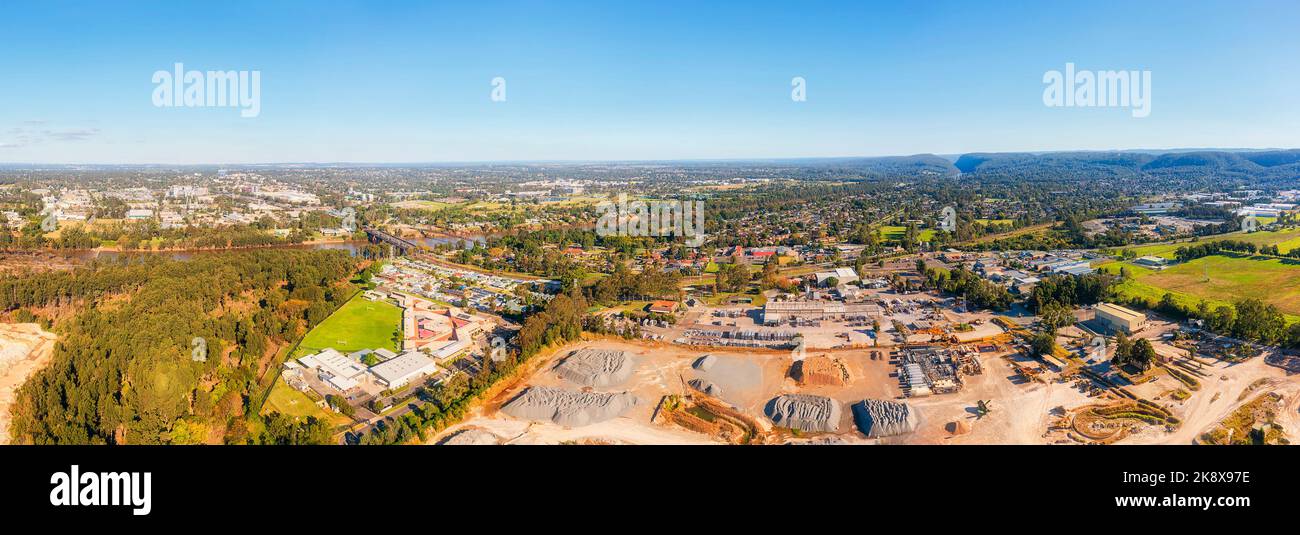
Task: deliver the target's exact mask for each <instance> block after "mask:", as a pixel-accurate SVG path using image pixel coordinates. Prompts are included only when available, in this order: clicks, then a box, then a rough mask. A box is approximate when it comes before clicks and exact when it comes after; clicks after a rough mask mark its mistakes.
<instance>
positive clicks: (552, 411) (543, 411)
mask: <svg viewBox="0 0 1300 535" xmlns="http://www.w3.org/2000/svg"><path fill="white" fill-rule="evenodd" d="M637 403H638V400H637V398H636V396H634V395H632V394H630V393H628V392H614V393H600V392H579V391H575V390H565V389H562V388H551V387H546V386H534V387H529V388H528V390H525V391H524V393H523V394H520V395H519V397H517V398H515V399H513V400H511V401H510V403H507V404H506V406H505V407H502V408H501V411H502V412H504V413H506V414H509V415H510V416H514V417H515V418H523V419H527V420H537V421H551V422H555V423H557V424H560V425H563V426H565V427H582V426H584V425H590V424H594V423H598V422H603V421H605V420H609V419H613V418H617V417H618V416H620V415H622V414H623V413H624V412H627V410H628V409H631V408H632V407H635V406H636V405H637Z"/></svg>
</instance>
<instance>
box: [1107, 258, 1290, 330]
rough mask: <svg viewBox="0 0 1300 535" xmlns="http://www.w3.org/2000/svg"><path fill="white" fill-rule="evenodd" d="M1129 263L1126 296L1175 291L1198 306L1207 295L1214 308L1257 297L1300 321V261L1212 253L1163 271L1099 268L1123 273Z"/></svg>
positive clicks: (1112, 265)
mask: <svg viewBox="0 0 1300 535" xmlns="http://www.w3.org/2000/svg"><path fill="white" fill-rule="evenodd" d="M1121 265H1123V266H1124V267H1127V268H1128V270H1129V273H1130V274H1131V276H1132V279H1130V280H1127V281H1124V282H1123V283H1121V284H1120V285H1119V286H1118V287H1117V288H1116V289H1117V291H1118V292H1119V293H1120V295H1122V296H1125V297H1141V298H1143V299H1146V300H1148V301H1153V302H1155V301H1159V300H1160V298H1161V297H1163V296H1164V294H1165V293H1166V292H1167V293H1172V294H1173V295H1174V300H1175V301H1177V302H1179V303H1180V304H1183V305H1186V306H1188V307H1191V308H1195V307H1196V304H1197V302H1199V301H1200V300H1201V299H1205V300H1206V301H1207V302H1208V303H1209V304H1210V307H1211V308H1214V307H1217V306H1219V305H1231V304H1232V303H1233V302H1234V301H1236V300H1238V299H1241V298H1247V297H1253V298H1256V299H1259V300H1261V301H1264V302H1266V303H1270V304H1273V305H1275V306H1277V308H1278V309H1279V310H1281V311H1282V312H1283V313H1285V314H1286V315H1287V317H1288V319H1289V320H1290V321H1297V320H1300V262H1297V261H1293V260H1286V259H1280V258H1264V257H1236V256H1218V255H1216V256H1207V257H1203V258H1197V259H1195V260H1192V261H1190V262H1185V263H1182V264H1178V265H1175V266H1173V267H1170V268H1168V269H1165V270H1162V271H1155V270H1151V269H1146V268H1143V267H1141V266H1135V265H1132V264H1126V263H1125V264H1121V263H1120V262H1108V263H1104V264H1100V265H1099V266H1098V269H1099V270H1101V271H1106V272H1108V273H1118V272H1119V267H1120V266H1121Z"/></svg>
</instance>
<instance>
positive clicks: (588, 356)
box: [555, 349, 632, 388]
mask: <svg viewBox="0 0 1300 535" xmlns="http://www.w3.org/2000/svg"><path fill="white" fill-rule="evenodd" d="M555 371H556V372H557V373H559V374H560V377H562V378H564V379H565V380H566V381H569V382H571V383H573V384H576V385H580V386H590V387H596V388H600V387H606V386H614V385H617V384H619V383H622V382H623V381H626V380H627V378H628V377H631V376H632V355H629V354H628V353H627V352H626V351H619V350H616V349H579V350H577V351H574V352H573V353H570V354H569V357H568V358H566V359H564V362H562V363H560V365H559V366H556V368H555Z"/></svg>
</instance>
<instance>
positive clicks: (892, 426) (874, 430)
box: [853, 399, 919, 438]
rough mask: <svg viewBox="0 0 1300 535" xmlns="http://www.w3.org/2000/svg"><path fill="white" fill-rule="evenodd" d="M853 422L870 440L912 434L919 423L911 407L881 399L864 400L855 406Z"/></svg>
mask: <svg viewBox="0 0 1300 535" xmlns="http://www.w3.org/2000/svg"><path fill="white" fill-rule="evenodd" d="M853 420H854V421H855V422H856V423H857V424H858V430H860V431H862V434H864V435H867V437H869V438H881V437H891V436H894V435H902V434H905V433H911V432H912V431H915V430H916V426H917V424H918V423H919V419H918V418H917V416H916V411H915V410H913V409H912V406H911V405H908V404H906V403H900V402H897V401H884V400H879V399H864V400H862V401H861V402H858V403H856V404H854V405H853Z"/></svg>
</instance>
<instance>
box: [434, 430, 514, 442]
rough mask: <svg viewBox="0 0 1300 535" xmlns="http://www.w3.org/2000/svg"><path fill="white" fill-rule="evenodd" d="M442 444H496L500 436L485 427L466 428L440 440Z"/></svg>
mask: <svg viewBox="0 0 1300 535" xmlns="http://www.w3.org/2000/svg"><path fill="white" fill-rule="evenodd" d="M442 444H443V445H444V446H496V445H499V444H501V437H498V436H496V435H494V434H492V433H491V432H490V431H488V430H486V429H478V428H473V429H466V430H464V431H461V432H459V433H456V434H455V435H452V436H451V438H448V439H447V440H444V441H443V442H442Z"/></svg>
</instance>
